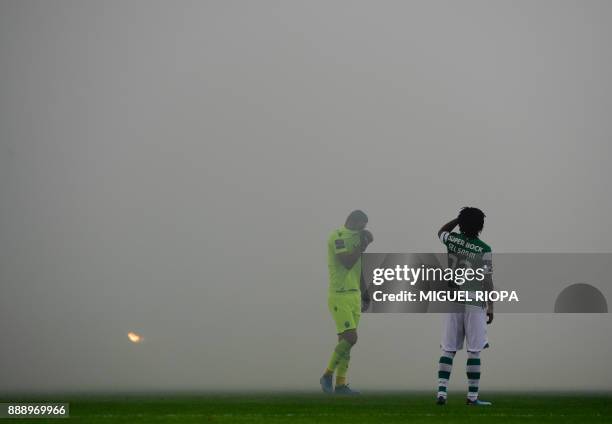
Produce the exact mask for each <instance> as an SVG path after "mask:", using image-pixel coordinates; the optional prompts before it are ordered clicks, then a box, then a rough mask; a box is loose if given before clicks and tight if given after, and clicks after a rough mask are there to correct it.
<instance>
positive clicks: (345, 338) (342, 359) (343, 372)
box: [335, 329, 357, 392]
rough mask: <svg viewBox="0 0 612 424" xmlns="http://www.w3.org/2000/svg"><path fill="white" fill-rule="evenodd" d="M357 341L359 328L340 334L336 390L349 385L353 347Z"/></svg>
mask: <svg viewBox="0 0 612 424" xmlns="http://www.w3.org/2000/svg"><path fill="white" fill-rule="evenodd" d="M356 343H357V330H356V329H350V330H347V331H345V332H343V333H342V334H339V335H338V345H337V346H336V351H335V353H336V354H337V357H338V363H337V367H336V392H338V391H341V390H343V388H344V387H346V386H347V381H346V378H347V374H348V368H349V363H350V361H351V349H352V348H353V346H355V344H356Z"/></svg>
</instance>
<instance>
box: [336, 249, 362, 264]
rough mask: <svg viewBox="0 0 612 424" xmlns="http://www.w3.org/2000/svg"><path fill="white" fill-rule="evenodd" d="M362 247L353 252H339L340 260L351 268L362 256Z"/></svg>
mask: <svg viewBox="0 0 612 424" xmlns="http://www.w3.org/2000/svg"><path fill="white" fill-rule="evenodd" d="M361 252H362V250H361V249H355V250H353V251H352V252H344V253H337V254H336V256H337V257H338V260H339V261H340V263H341V264H342V266H344V267H345V268H346V269H351V268H352V267H353V265H355V263H356V262H357V261H358V260H359V257H360V256H361Z"/></svg>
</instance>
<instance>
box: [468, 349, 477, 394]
mask: <svg viewBox="0 0 612 424" xmlns="http://www.w3.org/2000/svg"><path fill="white" fill-rule="evenodd" d="M466 371H467V378H468V394H467V397H468V399H469V400H476V399H478V385H479V384H480V352H468V359H467V365H466Z"/></svg>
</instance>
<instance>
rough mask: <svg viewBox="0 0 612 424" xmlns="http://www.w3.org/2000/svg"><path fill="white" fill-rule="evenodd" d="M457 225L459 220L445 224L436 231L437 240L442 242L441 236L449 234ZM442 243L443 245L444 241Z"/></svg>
mask: <svg viewBox="0 0 612 424" xmlns="http://www.w3.org/2000/svg"><path fill="white" fill-rule="evenodd" d="M457 224H459V219H457V218H455V219H453V220H452V221H448V222H447V223H446V224H444V225H443V226H442V228H440V230H438V238H439V239H440V240H442V234H444V233H450V232H451V231H453V230H454V229H455V227H456V226H457ZM442 243H444V240H442ZM444 244H446V243H444Z"/></svg>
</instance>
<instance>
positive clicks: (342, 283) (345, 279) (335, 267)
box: [327, 226, 361, 293]
mask: <svg viewBox="0 0 612 424" xmlns="http://www.w3.org/2000/svg"><path fill="white" fill-rule="evenodd" d="M360 242H361V233H360V232H359V231H354V230H349V229H347V228H346V227H344V226H342V227H340V228H338V229H336V230H334V231H332V232H331V233H330V235H329V237H328V239H327V268H328V272H329V291H330V293H342V292H346V291H357V290H359V283H360V279H361V258H359V259H358V260H357V262H356V263H355V264H354V265H353V266H352V267H351V268H350V269H347V268H346V267H345V266H344V265H342V263H341V262H340V260H339V259H338V256H337V255H338V254H342V253H351V252H353V251H354V250H355V249H357V248H358V247H359V245H360Z"/></svg>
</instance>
